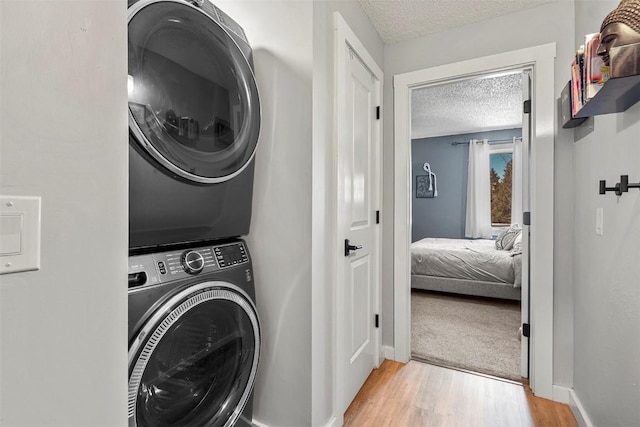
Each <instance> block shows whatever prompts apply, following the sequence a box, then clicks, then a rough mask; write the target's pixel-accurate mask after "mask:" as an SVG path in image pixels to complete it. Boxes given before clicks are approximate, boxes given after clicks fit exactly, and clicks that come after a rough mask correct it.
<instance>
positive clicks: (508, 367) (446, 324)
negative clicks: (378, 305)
mask: <svg viewBox="0 0 640 427" xmlns="http://www.w3.org/2000/svg"><path fill="white" fill-rule="evenodd" d="M519 327H520V302H518V301H506V300H495V299H485V298H474V297H464V296H454V295H450V294H439V293H434V292H428V291H419V290H415V289H412V290H411V354H412V357H414V358H416V359H419V360H422V361H425V362H430V363H434V364H437V365H442V366H449V367H453V368H461V369H466V370H469V371H474V372H480V373H483V374H488V375H493V376H496V377H501V378H507V379H510V380H516V381H519V380H520V339H519V338H518V329H519Z"/></svg>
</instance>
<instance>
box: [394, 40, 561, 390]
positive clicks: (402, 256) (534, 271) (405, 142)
mask: <svg viewBox="0 0 640 427" xmlns="http://www.w3.org/2000/svg"><path fill="white" fill-rule="evenodd" d="M554 58H555V44H547V45H542V46H536V47H532V48H527V49H521V50H517V51H511V52H505V53H501V54H497V55H491V56H488V57H482V58H476V59H472V60H467V61H463V62H458V63H454V64H447V65H443V66H438V67H433V68H430V69H425V70H418V71H414V72H409V73H405V74H400V75H396V76H394V86H395V87H394V106H395V111H394V123H395V129H394V175H395V180H394V353H395V359H396V360H398V361H408V360H409V358H410V354H411V339H410V335H409V333H410V331H411V325H410V321H411V320H410V319H411V306H410V302H411V289H410V283H411V271H410V267H409V265H410V256H411V255H410V244H411V240H412V235H411V233H412V230H411V223H412V213H411V208H412V204H411V199H410V198H409V194H410V193H409V191H410V189H411V190H412V189H413V185H414V184H413V182H412V178H413V177H412V175H411V169H410V144H409V142H410V140H411V129H410V124H411V96H412V91H413V90H414V89H416V88H421V87H425V86H429V85H437V84H442V83H444V82H454V81H459V80H464V79H468V78H470V77H475V76H480V75H486V74H488V73H492V72H493V73H498V72H503V71H513V70H525V69H530V70H531V71H532V87H533V91H532V94H531V99H532V102H531V105H530V107H531V110H530V111H531V117H532V126H531V128H530V133H531V145H530V146H531V153H530V154H531V161H530V162H529V163H530V165H531V178H532V179H531V183H530V188H531V194H530V200H531V207H530V208H531V209H530V210H531V211H533V212H534V215H532V216H531V228H530V230H531V234H532V236H533V237H534V238H533V239H532V240H531V242H530V243H531V245H530V246H531V262H532V264H531V266H532V268H531V271H530V273H526V272H525V274H523V276H524V277H530V278H531V281H532V283H534V284H535V286H534V287H532V288H531V298H530V303H529V302H527V303H526V306H528V307H530V309H531V317H532V319H533V321H534V322H535V323H534V326H533V327H532V328H531V337H530V344H531V345H530V351H529V352H528V353H529V355H530V363H529V365H530V376H529V382H530V385H531V387H532V389H533V391H534V393H535V394H536V395H538V396H541V397H546V398H552V397H553V390H552V366H553V364H552V358H553V352H552V343H553V192H552V191H549V189H552V188H553V154H554V151H553V132H552V131H551V130H552V129H553V123H554V116H553V114H554V111H555V98H554V96H555V95H554V61H555V59H554ZM425 163H428V162H425ZM432 166H433V165H429V168H428V169H429V170H425V173H424V175H429V176H430V174H431V173H433V174H435V175H436V176H435V177H433V181H434V182H437V183H438V192H439V193H440V191H441V190H440V188H441V187H440V184H441V176H440V175H439V174H438V173H439V172H438V171H437V170H435V168H433V167H432ZM425 167H426V165H425ZM424 181H425V183H426V184H429V180H424ZM427 189H428V187H427ZM428 191H435V189H433V190H428ZM427 194H428V193H427ZM522 234H523V239H525V238H526V237H528V233H527V232H525V233H522ZM516 336H517V332H516Z"/></svg>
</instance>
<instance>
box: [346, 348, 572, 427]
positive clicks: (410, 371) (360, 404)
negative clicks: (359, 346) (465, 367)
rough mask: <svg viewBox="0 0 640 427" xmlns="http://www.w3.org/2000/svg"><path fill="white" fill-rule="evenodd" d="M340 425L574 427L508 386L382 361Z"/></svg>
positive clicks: (549, 404) (550, 405)
mask: <svg viewBox="0 0 640 427" xmlns="http://www.w3.org/2000/svg"><path fill="white" fill-rule="evenodd" d="M344 425H345V426H349V427H360V426H375V427H382V426H394V427H416V426H430V427H441V426H487V427H489V426H491V427H493V426H508V427H511V426H549V427H551V426H553V427H559V426H562V427H574V426H575V427H577V426H578V423H577V422H576V420H575V418H574V416H573V413H572V412H571V409H570V408H569V406H567V405H564V404H561V403H557V402H553V401H550V400H547V399H542V398H538V397H535V396H533V395H532V393H531V391H530V390H529V388H528V387H526V386H525V387H523V386H521V385H519V384H516V383H514V382H509V381H501V380H497V379H493V378H491V377H485V376H482V375H475V374H470V373H467V372H462V371H456V370H452V369H447V368H442V367H439V366H434V365H428V364H424V363H420V362H417V361H414V360H412V361H410V362H409V363H407V364H402V363H398V362H392V361H390V360H385V361H384V362H383V363H382V365H381V366H380V368H379V369H376V370H374V371H373V372H372V373H371V375H369V378H368V379H367V381H366V383H365V384H364V385H363V386H362V388H361V389H360V391H359V392H358V394H357V395H356V397H355V399H354V400H353V402H352V403H351V405H350V406H349V408H348V409H347V411H346V412H345V417H344Z"/></svg>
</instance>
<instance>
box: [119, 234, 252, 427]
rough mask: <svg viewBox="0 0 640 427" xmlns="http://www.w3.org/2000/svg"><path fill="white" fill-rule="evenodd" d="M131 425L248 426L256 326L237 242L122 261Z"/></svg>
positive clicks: (246, 260)
mask: <svg viewBox="0 0 640 427" xmlns="http://www.w3.org/2000/svg"><path fill="white" fill-rule="evenodd" d="M128 293H129V386H128V417H129V426H130V427H134V426H137V427H172V426H175V427H178V426H180V427H188V426H192V427H199V426H207V427H214V426H215V427H217V426H232V425H235V426H251V425H252V424H251V420H252V389H253V384H254V380H255V377H256V372H257V369H258V361H259V358H260V342H261V336H260V322H259V319H258V314H257V311H256V306H255V290H254V282H253V270H252V264H251V258H250V254H249V251H248V250H247V247H246V244H245V242H244V241H242V240H230V241H226V242H224V243H222V242H221V243H219V244H216V245H211V246H209V245H207V246H198V247H190V246H185V247H178V246H176V247H173V248H171V249H169V250H166V251H163V252H156V253H149V254H143V255H136V256H132V257H129V291H128Z"/></svg>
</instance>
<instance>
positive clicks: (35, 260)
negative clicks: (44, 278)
mask: <svg viewBox="0 0 640 427" xmlns="http://www.w3.org/2000/svg"><path fill="white" fill-rule="evenodd" d="M40 205H41V199H40V197H35V196H0V274H8V273H17V272H20V271H31V270H38V269H40V223H41V220H40Z"/></svg>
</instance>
